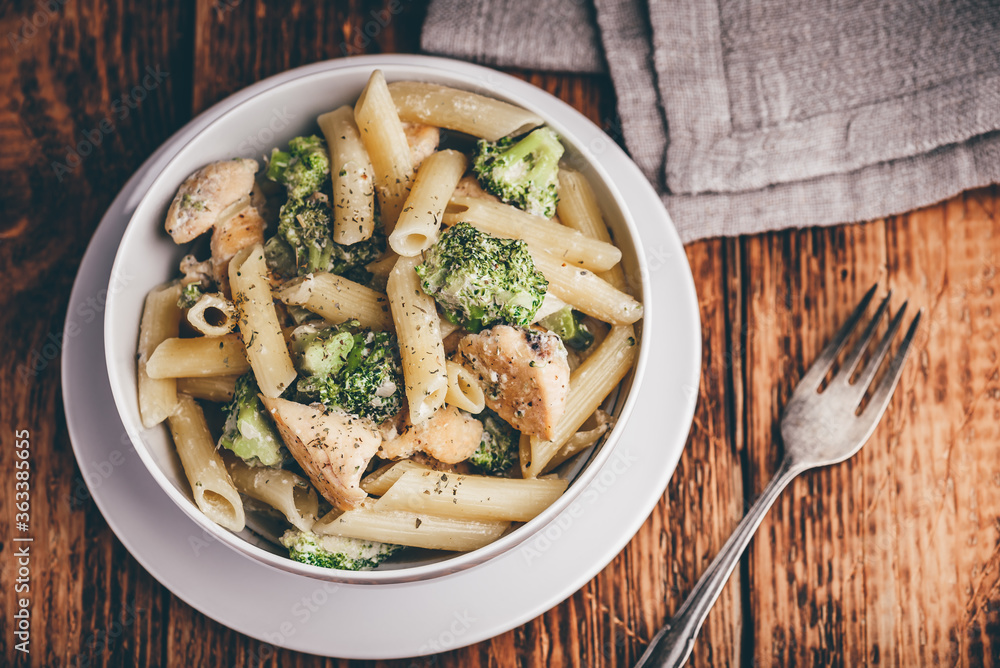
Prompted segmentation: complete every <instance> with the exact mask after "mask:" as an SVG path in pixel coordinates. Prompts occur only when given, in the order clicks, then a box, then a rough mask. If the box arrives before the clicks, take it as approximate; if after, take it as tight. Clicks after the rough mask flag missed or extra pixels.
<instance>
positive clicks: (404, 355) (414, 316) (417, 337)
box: [386, 257, 448, 425]
mask: <svg viewBox="0 0 1000 668" xmlns="http://www.w3.org/2000/svg"><path fill="white" fill-rule="evenodd" d="M419 262H420V258H419V257H401V258H399V260H398V261H397V262H396V266H395V267H394V268H393V270H392V273H391V274H389V284H388V286H387V289H386V291H387V292H388V293H389V306H390V308H391V310H392V319H393V322H395V323H396V335H397V337H398V338H399V353H400V358H401V359H402V362H403V380H404V381H405V384H406V399H407V401H408V402H409V404H410V422H412V423H413V424H415V425H417V424H420V423H422V422H425V421H426V420H427V419H428V418H429V417H430V416H431V415H433V414H434V412H435V411H436V410H437V409H438V408H440V407H441V406H443V405H444V401H445V396H446V395H447V393H448V371H447V368H446V367H445V358H444V344H443V343H442V341H441V320H440V318H439V317H438V313H437V308H436V307H435V306H434V299H433V298H432V297H429V296H428V295H427V294H425V293H424V291H423V290H422V289H421V288H420V278H419V277H418V276H417V272H416V271H414V267H416V265H417V264H418V263H419Z"/></svg>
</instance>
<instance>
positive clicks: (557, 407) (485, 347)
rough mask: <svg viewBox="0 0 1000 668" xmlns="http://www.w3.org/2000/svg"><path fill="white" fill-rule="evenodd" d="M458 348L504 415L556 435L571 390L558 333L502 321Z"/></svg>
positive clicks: (529, 429) (535, 432) (525, 428)
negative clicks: (503, 323)
mask: <svg viewBox="0 0 1000 668" xmlns="http://www.w3.org/2000/svg"><path fill="white" fill-rule="evenodd" d="M458 353H459V355H460V356H461V357H462V359H463V361H464V363H465V364H466V365H467V366H469V368H471V369H472V370H473V371H474V372H475V373H476V374H477V375H478V376H479V379H480V382H481V383H482V384H483V390H485V392H486V405H487V406H489V407H490V408H491V409H493V410H494V411H496V412H497V414H499V415H500V417H502V418H503V419H504V420H506V421H507V422H509V423H510V424H512V425H514V426H515V427H517V429H519V430H520V431H522V432H524V433H527V434H531V435H532V436H538V437H539V438H545V439H549V438H552V437H553V436H554V435H555V429H556V424H558V422H559V418H561V417H562V414H563V411H564V410H565V408H566V396H567V394H568V392H569V363H568V362H567V360H566V348H565V347H563V343H562V340H561V339H560V338H559V337H558V336H556V335H555V334H552V333H551V332H541V331H536V330H532V329H521V328H518V327H509V326H507V325H497V326H496V327H493V328H492V329H487V330H483V331H482V332H480V333H478V334H469V335H468V336H466V337H465V338H463V339H462V340H461V341H459V342H458Z"/></svg>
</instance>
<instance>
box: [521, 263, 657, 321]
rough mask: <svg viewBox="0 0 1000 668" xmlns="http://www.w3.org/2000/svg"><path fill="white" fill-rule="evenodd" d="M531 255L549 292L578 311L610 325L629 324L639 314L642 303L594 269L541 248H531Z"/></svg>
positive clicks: (637, 317) (640, 315)
mask: <svg viewBox="0 0 1000 668" xmlns="http://www.w3.org/2000/svg"><path fill="white" fill-rule="evenodd" d="M531 257H532V259H534V261H535V268H536V269H538V271H540V272H542V274H543V275H544V276H545V279H546V280H547V281H548V282H549V292H551V293H552V294H554V295H555V296H556V297H558V298H559V299H561V300H563V301H564V302H566V303H567V304H569V305H570V306H572V307H573V308H575V309H577V310H578V311H583V312H584V313H586V314H587V315H590V316H593V317H595V318H597V319H598V320H603V321H604V322H607V323H610V324H612V325H630V324H632V323H634V322H636V321H637V320H639V319H640V318H641V317H642V304H640V303H639V302H637V301H636V300H635V299H634V298H633V297H632V296H631V295H629V294H626V293H624V292H622V291H621V290H618V289H616V288H615V287H614V286H612V285H611V284H610V283H608V282H607V281H605V280H603V279H602V278H600V277H598V276H597V274H595V273H594V272H592V271H588V270H587V269H582V268H580V267H575V266H573V265H571V264H569V263H567V262H565V261H563V260H561V259H559V258H557V257H555V256H554V255H551V254H549V253H546V252H544V251H538V250H535V249H531Z"/></svg>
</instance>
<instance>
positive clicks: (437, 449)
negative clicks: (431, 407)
mask: <svg viewBox="0 0 1000 668" xmlns="http://www.w3.org/2000/svg"><path fill="white" fill-rule="evenodd" d="M482 437H483V423H482V422H480V421H479V420H477V419H476V418H474V417H472V416H471V415H467V414H465V413H462V412H461V411H459V410H458V409H457V408H455V407H454V406H444V407H442V408H439V409H438V410H437V412H436V413H434V415H432V416H430V417H429V418H427V421H426V422H423V423H422V424H419V425H416V426H414V425H408V426H407V427H406V429H404V430H403V433H401V434H399V435H398V436H396V437H395V438H393V439H392V440H387V441H382V447H381V448H380V449H379V457H382V458H384V459H399V458H401V457H409V456H410V455H412V454H413V453H415V452H423V453H426V454H428V455H430V456H431V457H433V458H434V459H436V460H438V461H439V462H443V463H445V464H457V463H458V462H462V461H465V460H466V459H468V458H469V457H471V456H472V453H474V452H475V451H476V448H478V447H479V442H480V440H482Z"/></svg>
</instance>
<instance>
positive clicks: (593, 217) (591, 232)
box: [556, 169, 625, 292]
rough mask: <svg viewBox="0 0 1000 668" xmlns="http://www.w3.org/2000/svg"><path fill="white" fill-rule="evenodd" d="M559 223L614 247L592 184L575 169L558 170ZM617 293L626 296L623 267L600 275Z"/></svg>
mask: <svg viewBox="0 0 1000 668" xmlns="http://www.w3.org/2000/svg"><path fill="white" fill-rule="evenodd" d="M556 213H557V214H558V215H559V220H561V221H562V223H563V225H565V226H566V227H572V228H573V229H574V230H579V231H580V233H581V234H583V235H584V236H587V237H590V238H591V239H597V240H599V241H605V242H607V243H611V233H610V232H608V226H607V225H605V224H604V218H603V217H602V216H601V208H600V206H598V204H597V197H596V196H595V195H594V190H593V188H591V187H590V183H589V182H588V181H587V177H585V176H584V175H583V174H581V173H580V172H577V171H575V170H572V169H560V170H559V204H558V208H557V209H556ZM598 276H600V277H601V278H603V279H604V280H605V281H607V282H608V283H610V284H611V285H613V286H614V287H615V288H616V289H618V290H621V291H622V292H625V273H624V272H623V271H622V267H621V264H617V265H615V266H614V267H612V268H611V269H608V270H607V271H605V272H601V273H599V274H598Z"/></svg>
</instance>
